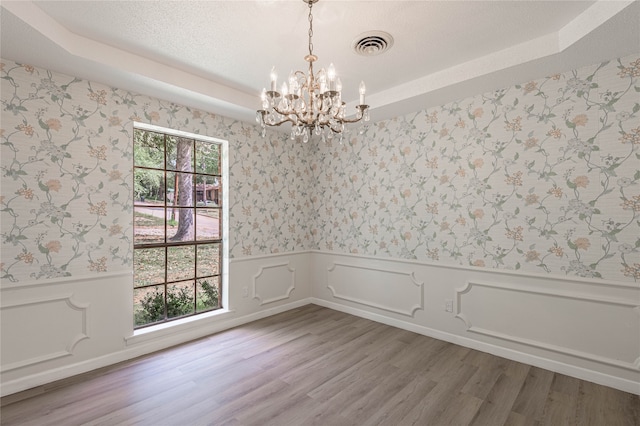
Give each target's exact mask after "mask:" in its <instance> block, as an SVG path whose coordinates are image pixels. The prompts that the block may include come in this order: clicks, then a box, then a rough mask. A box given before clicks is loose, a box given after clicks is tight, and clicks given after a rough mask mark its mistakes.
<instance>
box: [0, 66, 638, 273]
mask: <svg viewBox="0 0 640 426" xmlns="http://www.w3.org/2000/svg"><path fill="white" fill-rule="evenodd" d="M0 68H1V70H0V73H1V76H2V81H1V88H2V98H1V100H2V125H1V129H0V140H1V141H2V151H1V152H2V161H1V173H2V188H1V191H0V218H1V220H2V223H1V227H0V231H1V232H0V234H1V245H2V254H1V258H0V271H1V272H0V277H2V280H3V281H5V280H6V281H9V282H24V281H29V280H41V279H52V278H57V277H68V276H83V275H87V274H94V273H103V272H116V271H128V270H130V268H131V263H132V234H133V229H132V220H131V219H132V205H131V198H132V195H131V191H132V175H131V163H132V147H131V139H132V136H131V132H132V128H133V122H134V121H140V122H146V123H150V124H155V125H158V126H162V127H167V128H172V129H177V130H183V131H188V132H192V133H198V134H203V135H207V136H213V137H217V138H221V139H226V140H228V141H229V148H230V149H229V174H230V175H229V188H230V191H229V192H230V193H229V197H230V200H229V209H230V220H229V229H230V242H229V246H230V255H231V257H245V256H255V255H261V254H269V253H279V252H295V251H304V250H309V249H320V250H326V251H334V252H349V253H360V254H364V255H373V256H379V257H386V258H389V257H391V258H402V259H416V260H419V261H427V262H436V263H441V264H448V265H470V266H475V267H485V268H496V269H509V270H522V271H525V272H533V273H543V274H560V275H569V276H578V277H595V278H606V279H611V280H619V281H634V280H635V281H637V280H638V279H640V171H639V170H640V152H639V150H640V120H639V119H638V118H639V110H640V87H639V82H638V78H639V77H640V59H638V55H635V56H631V57H627V58H622V59H617V60H612V61H609V62H605V63H602V64H596V65H593V66H590V67H585V68H582V69H579V70H574V71H570V72H567V73H563V74H557V75H552V76H549V77H547V78H544V79H540V80H535V81H531V82H527V83H524V84H522V85H517V86H513V87H509V88H506V89H501V90H497V91H495V92H492V93H486V94H483V95H479V96H475V97H472V98H467V99H464V100H460V101H457V102H453V103H449V104H447V105H443V106H440V107H437V108H431V109H429V110H426V111H420V112H417V113H414V114H409V115H405V116H402V117H397V118H394V119H392V120H386V121H381V122H378V123H375V124H371V125H369V126H368V128H366V129H365V130H364V134H362V135H360V134H356V132H353V133H352V135H351V136H350V137H349V138H348V139H347V141H346V142H345V143H344V144H342V145H340V144H338V143H337V142H333V143H332V144H326V145H323V144H320V143H315V141H313V142H312V143H309V144H307V145H304V144H299V143H293V142H291V141H289V140H288V138H287V137H286V136H283V135H281V134H278V133H276V132H268V133H267V134H268V136H267V138H266V139H262V138H261V137H260V136H259V129H258V128H256V127H255V126H253V125H249V124H246V123H243V122H240V121H236V120H231V119H228V118H224V117H219V116H215V115H212V114H209V113H206V112H202V111H199V110H195V109H192V108H188V107H184V106H180V105H176V104H174V103H170V102H165V101H161V100H157V99H154V98H150V97H147V96H143V95H140V94H136V93H132V92H129V91H125V90H121V89H116V88H109V87H107V86H105V85H101V84H98V83H95V82H90V81H84V80H81V79H79V78H74V77H69V76H66V75H62V74H57V73H53V72H50V71H47V70H43V69H39V68H35V67H32V66H30V65H24V64H18V63H15V62H12V61H8V60H3V61H2V63H1V64H0Z"/></svg>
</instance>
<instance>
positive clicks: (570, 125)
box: [564, 120, 576, 129]
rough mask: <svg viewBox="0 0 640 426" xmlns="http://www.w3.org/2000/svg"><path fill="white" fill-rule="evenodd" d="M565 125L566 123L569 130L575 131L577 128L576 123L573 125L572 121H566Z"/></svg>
mask: <svg viewBox="0 0 640 426" xmlns="http://www.w3.org/2000/svg"><path fill="white" fill-rule="evenodd" d="M564 123H565V124H566V126H567V127H568V128H570V129H575V128H576V125H575V124H574V123H572V122H571V121H569V120H565V122H564Z"/></svg>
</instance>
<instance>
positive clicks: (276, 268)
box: [253, 262, 296, 305]
mask: <svg viewBox="0 0 640 426" xmlns="http://www.w3.org/2000/svg"><path fill="white" fill-rule="evenodd" d="M295 274H296V270H295V269H294V268H293V267H291V265H290V264H289V262H286V263H278V264H274V265H264V266H261V267H260V270H259V271H258V273H257V274H256V275H254V277H253V298H254V299H258V300H259V301H260V305H266V304H268V303H273V302H277V301H279V300H285V299H288V298H289V295H290V294H291V292H292V291H293V290H294V289H295V287H296V275H295Z"/></svg>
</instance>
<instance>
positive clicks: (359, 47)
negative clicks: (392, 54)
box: [351, 31, 393, 56]
mask: <svg viewBox="0 0 640 426" xmlns="http://www.w3.org/2000/svg"><path fill="white" fill-rule="evenodd" d="M391 46H393V37H392V36H391V34H389V33H386V32H384V31H368V32H366V33H362V34H360V35H359V36H358V37H356V39H355V40H354V41H353V43H352V45H351V47H352V48H353V50H354V51H355V52H356V53H357V54H358V55H362V56H375V55H379V54H381V53H384V52H386V51H387V50H389V49H391Z"/></svg>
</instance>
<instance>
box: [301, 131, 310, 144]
mask: <svg viewBox="0 0 640 426" xmlns="http://www.w3.org/2000/svg"><path fill="white" fill-rule="evenodd" d="M302 142H303V143H307V142H309V132H304V135H302Z"/></svg>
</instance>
